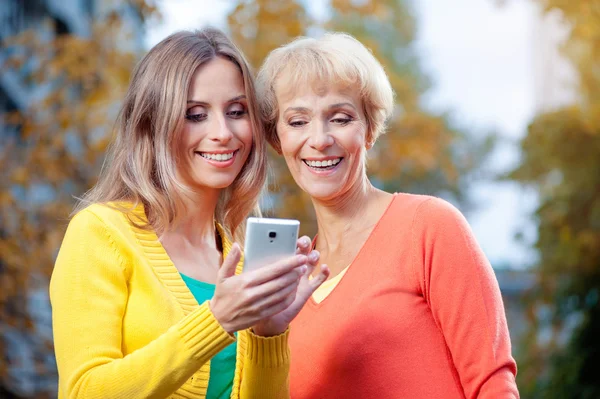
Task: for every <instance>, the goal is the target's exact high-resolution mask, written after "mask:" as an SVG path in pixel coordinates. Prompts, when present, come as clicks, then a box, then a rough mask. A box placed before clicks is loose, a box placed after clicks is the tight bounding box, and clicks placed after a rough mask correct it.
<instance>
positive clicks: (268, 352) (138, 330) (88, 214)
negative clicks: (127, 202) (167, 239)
mask: <svg viewBox="0 0 600 399" xmlns="http://www.w3.org/2000/svg"><path fill="white" fill-rule="evenodd" d="M134 214H135V215H136V216H137V217H140V218H142V219H143V220H145V215H144V211H143V208H142V207H138V208H137V209H136V211H135V212H134ZM222 236H223V237H224V235H222ZM223 241H224V242H223V247H224V255H226V254H227V252H228V251H229V249H230V248H231V243H230V242H229V241H227V239H226V238H225V237H224V238H223ZM241 266H242V265H241V262H240V264H239V265H238V273H239V272H240V271H241ZM50 299H51V303H52V325H53V331H54V345H55V352H56V362H57V365H58V374H59V393H58V396H59V398H127V399H131V398H167V397H169V398H204V397H205V396H206V389H207V386H208V379H209V375H210V359H211V358H212V357H213V356H214V355H215V354H216V353H217V352H219V351H220V350H221V349H223V348H224V347H225V346H227V345H228V344H230V343H231V342H233V340H234V339H235V338H234V337H232V336H231V335H229V334H228V333H227V332H226V331H225V330H224V329H223V328H222V327H221V325H220V324H219V323H218V322H217V320H216V319H215V317H214V316H213V314H212V312H211V310H210V308H209V306H208V302H205V303H203V304H201V305H198V303H197V302H196V300H195V299H194V296H193V295H192V293H191V292H190V291H189V290H188V288H187V286H186V285H185V283H184V281H183V280H182V279H181V277H180V275H179V273H178V271H177V269H176V268H175V266H174V265H173V262H172V261H171V260H170V258H169V256H168V255H167V253H166V252H165V250H164V248H163V246H162V245H161V243H160V242H159V240H158V237H157V236H156V234H155V233H154V232H153V231H147V230H142V229H139V228H137V227H135V226H134V225H133V224H132V223H131V222H130V221H129V219H128V218H127V216H126V215H125V214H124V213H122V212H120V211H118V210H115V209H112V208H110V207H108V206H105V205H100V204H96V205H91V206H89V207H88V208H87V209H85V210H83V211H81V212H79V213H78V214H77V215H76V216H75V217H74V218H73V219H72V220H71V222H70V223H69V227H68V229H67V232H66V234H65V237H64V240H63V243H62V246H61V248H60V251H59V254H58V258H57V260H56V265H55V268H54V271H53V273H52V279H51V282H50ZM287 340H288V333H287V332H286V333H285V334H282V335H280V336H277V337H271V338H264V337H258V336H256V335H254V334H253V333H252V332H251V331H250V330H244V331H240V332H239V333H238V345H237V348H238V349H237V364H236V370H235V377H234V381H233V391H232V395H231V397H232V398H259V399H267V398H287V397H289V388H288V371H289V362H290V355H289V349H288V345H287Z"/></svg>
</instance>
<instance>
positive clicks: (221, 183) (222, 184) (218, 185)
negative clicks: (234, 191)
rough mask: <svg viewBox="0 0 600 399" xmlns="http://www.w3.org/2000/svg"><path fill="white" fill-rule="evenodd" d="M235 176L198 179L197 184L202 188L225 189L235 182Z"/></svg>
mask: <svg viewBox="0 0 600 399" xmlns="http://www.w3.org/2000/svg"><path fill="white" fill-rule="evenodd" d="M234 181H235V178H225V179H224V178H219V179H203V180H200V179H196V180H195V182H194V183H195V184H196V186H198V187H201V188H205V189H206V188H208V189H216V190H223V189H225V188H227V187H229V186H231V185H232V184H233V182H234Z"/></svg>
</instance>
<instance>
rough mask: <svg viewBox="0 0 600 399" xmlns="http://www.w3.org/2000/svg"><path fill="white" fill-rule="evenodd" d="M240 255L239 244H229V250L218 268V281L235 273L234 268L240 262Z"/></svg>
mask: <svg viewBox="0 0 600 399" xmlns="http://www.w3.org/2000/svg"><path fill="white" fill-rule="evenodd" d="M241 255H242V251H241V250H240V246H239V245H238V244H237V243H234V244H233V245H232V246H231V250H230V251H229V253H228V254H227V257H226V258H225V260H224V261H223V264H222V265H221V268H220V269H219V274H218V278H219V280H220V281H223V280H225V279H227V278H229V277H231V276H233V275H234V274H235V269H236V267H237V265H238V263H239V262H240V257H241Z"/></svg>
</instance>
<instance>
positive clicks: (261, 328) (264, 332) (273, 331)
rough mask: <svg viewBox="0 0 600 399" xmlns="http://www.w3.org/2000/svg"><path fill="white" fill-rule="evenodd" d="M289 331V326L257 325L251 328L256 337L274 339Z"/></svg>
mask: <svg viewBox="0 0 600 399" xmlns="http://www.w3.org/2000/svg"><path fill="white" fill-rule="evenodd" d="M287 329H288V326H278V327H277V326H268V325H260V324H257V325H255V326H253V327H252V328H251V330H252V332H253V333H254V335H258V336H259V337H274V336H276V335H281V334H283V333H284V332H285V331H286V330H287Z"/></svg>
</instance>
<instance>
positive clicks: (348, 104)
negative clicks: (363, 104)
mask: <svg viewBox="0 0 600 399" xmlns="http://www.w3.org/2000/svg"><path fill="white" fill-rule="evenodd" d="M343 106H349V107H350V108H352V109H353V110H355V111H356V107H355V106H354V105H353V104H352V103H337V104H331V105H330V106H329V107H328V108H329V109H333V108H341V107H343Z"/></svg>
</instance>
